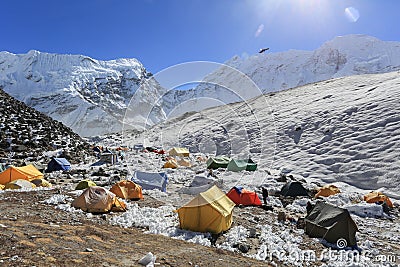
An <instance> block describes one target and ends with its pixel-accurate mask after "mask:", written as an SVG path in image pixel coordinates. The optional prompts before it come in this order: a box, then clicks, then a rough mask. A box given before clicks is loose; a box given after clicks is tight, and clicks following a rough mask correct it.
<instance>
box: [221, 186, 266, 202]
mask: <svg viewBox="0 0 400 267" xmlns="http://www.w3.org/2000/svg"><path fill="white" fill-rule="evenodd" d="M226 195H227V196H228V197H229V198H230V199H231V200H232V201H233V202H235V204H236V205H244V206H261V200H260V198H259V197H258V195H257V193H256V192H254V191H250V190H247V189H244V188H241V187H237V186H234V187H233V188H232V189H231V190H229V192H228V193H227V194H226Z"/></svg>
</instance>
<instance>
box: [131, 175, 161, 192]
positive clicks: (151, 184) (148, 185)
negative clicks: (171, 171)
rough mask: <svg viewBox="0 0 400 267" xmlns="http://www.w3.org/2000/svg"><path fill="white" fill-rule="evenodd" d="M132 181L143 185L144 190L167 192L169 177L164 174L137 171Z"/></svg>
mask: <svg viewBox="0 0 400 267" xmlns="http://www.w3.org/2000/svg"><path fill="white" fill-rule="evenodd" d="M131 180H132V181H133V182H134V183H136V184H139V185H141V186H142V188H143V189H146V190H151V189H158V190H160V191H162V192H167V184H168V177H167V174H166V173H164V172H141V171H135V172H134V173H133V177H132V179H131Z"/></svg>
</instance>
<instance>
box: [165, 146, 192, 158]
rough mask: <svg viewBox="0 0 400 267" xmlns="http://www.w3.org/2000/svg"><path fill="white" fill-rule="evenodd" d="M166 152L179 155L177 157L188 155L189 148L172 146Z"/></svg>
mask: <svg viewBox="0 0 400 267" xmlns="http://www.w3.org/2000/svg"><path fill="white" fill-rule="evenodd" d="M168 153H169V155H170V156H179V157H189V155H190V153H189V150H188V149H187V148H184V147H174V148H172V149H171V150H170V151H169V152H168Z"/></svg>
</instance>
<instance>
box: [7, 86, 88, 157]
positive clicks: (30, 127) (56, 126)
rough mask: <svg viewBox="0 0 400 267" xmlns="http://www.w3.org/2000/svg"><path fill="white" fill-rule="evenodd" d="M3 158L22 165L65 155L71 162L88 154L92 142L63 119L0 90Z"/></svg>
mask: <svg viewBox="0 0 400 267" xmlns="http://www.w3.org/2000/svg"><path fill="white" fill-rule="evenodd" d="M0 102H1V106H0V158H1V159H2V161H6V162H9V163H11V164H14V165H20V164H21V163H22V162H23V161H43V162H45V163H47V156H51V155H58V156H64V157H66V158H67V159H69V160H70V161H71V162H72V163H75V162H80V161H82V160H83V159H84V158H85V155H87V154H88V153H89V144H88V143H87V142H86V141H84V140H83V139H82V138H81V137H79V135H77V134H75V133H74V132H73V131H72V130H71V129H70V128H68V127H66V126H64V125H63V124H62V123H61V122H58V121H55V120H53V119H52V118H50V117H49V116H47V115H45V114H43V113H40V112H38V111H36V110H35V109H33V108H31V107H28V106H27V105H25V104H24V103H23V102H21V101H18V100H16V99H14V98H13V97H11V96H9V95H8V94H7V93H5V92H4V91H3V90H1V89H0ZM52 151H54V152H52Z"/></svg>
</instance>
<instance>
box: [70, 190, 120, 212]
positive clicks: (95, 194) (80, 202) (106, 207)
mask: <svg viewBox="0 0 400 267" xmlns="http://www.w3.org/2000/svg"><path fill="white" fill-rule="evenodd" d="M71 204H72V206H73V207H74V208H77V209H81V210H83V211H86V212H92V213H104V212H108V211H111V210H113V211H114V209H113V208H114V207H115V206H117V208H118V209H117V210H116V211H121V210H126V207H125V204H124V203H123V202H120V201H119V200H118V199H117V198H116V197H115V194H114V193H111V192H110V191H108V190H107V189H105V188H103V187H100V186H91V187H88V188H86V189H85V191H83V192H82V194H81V195H80V196H79V197H77V198H76V199H74V200H73V201H72V203H71Z"/></svg>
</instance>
